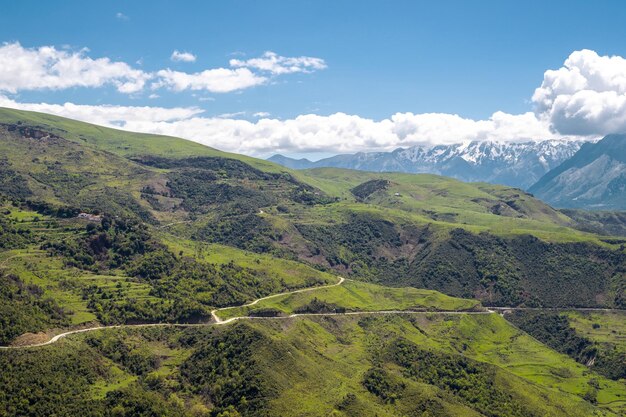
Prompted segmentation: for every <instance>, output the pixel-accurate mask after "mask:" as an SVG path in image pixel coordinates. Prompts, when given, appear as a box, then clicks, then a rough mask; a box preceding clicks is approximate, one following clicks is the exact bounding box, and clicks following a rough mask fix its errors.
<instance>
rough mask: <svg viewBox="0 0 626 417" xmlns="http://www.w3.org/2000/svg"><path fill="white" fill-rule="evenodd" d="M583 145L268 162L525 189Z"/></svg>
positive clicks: (465, 146) (480, 145) (461, 147)
mask: <svg viewBox="0 0 626 417" xmlns="http://www.w3.org/2000/svg"><path fill="white" fill-rule="evenodd" d="M584 143H585V142H583V141H565V140H545V141H540V142H524V143H504V142H490V141H487V142H477V141H472V142H465V143H457V144H453V145H435V146H413V147H410V148H406V149H404V148H399V149H396V150H394V151H392V152H359V153H356V154H346V155H336V156H332V157H329V158H325V159H321V160H319V161H315V162H312V161H310V160H308V159H293V158H288V157H286V156H283V155H274V156H272V157H270V158H269V160H270V161H272V162H275V163H277V164H280V165H283V166H285V167H288V168H291V169H310V168H320V167H334V168H347V169H357V170H363V171H372V172H406V173H429V174H438V175H443V176H447V177H452V178H456V179H459V180H461V181H466V182H489V183H493V184H503V185H510V186H513V187H518V188H522V189H527V188H529V187H531V186H532V185H533V184H535V183H536V182H537V181H538V180H539V179H540V178H541V177H542V176H543V175H545V174H547V173H548V172H549V171H550V170H552V169H554V168H556V167H558V166H559V165H560V164H561V163H562V162H564V161H566V160H567V159H569V158H570V157H572V156H573V155H574V154H575V153H576V152H577V151H578V150H579V149H580V147H581V146H582V145H583V144H584Z"/></svg>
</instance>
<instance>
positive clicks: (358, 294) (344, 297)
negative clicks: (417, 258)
mask: <svg viewBox="0 0 626 417" xmlns="http://www.w3.org/2000/svg"><path fill="white" fill-rule="evenodd" d="M314 299H317V300H320V301H324V302H326V303H330V304H333V305H336V306H338V307H343V308H345V309H346V310H347V311H380V310H420V309H427V310H442V311H454V310H471V309H475V308H478V307H479V306H480V303H479V302H478V301H476V300H465V299H461V298H454V297H449V296H447V295H444V294H441V293H439V292H437V291H431V290H421V289H417V288H389V287H383V286H380V285H375V284H368V283H364V282H358V281H344V282H343V284H341V285H338V286H334V287H327V288H320V289H319V290H314V291H307V292H300V293H293V294H285V295H282V296H278V297H273V298H269V299H267V300H263V301H260V302H259V303H257V304H255V305H253V306H247V307H234V308H229V309H225V310H220V311H219V312H218V316H219V317H220V318H222V319H228V318H231V317H238V316H247V315H249V314H250V313H251V312H254V311H255V310H260V309H266V308H272V309H276V310H278V311H280V312H282V313H283V314H292V313H294V312H295V311H296V310H298V309H299V308H302V307H304V306H306V305H308V304H309V303H311V301H313V300H314Z"/></svg>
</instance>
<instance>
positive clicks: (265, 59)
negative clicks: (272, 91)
mask: <svg viewBox="0 0 626 417" xmlns="http://www.w3.org/2000/svg"><path fill="white" fill-rule="evenodd" d="M229 63H230V66H231V67H234V68H254V69H257V70H260V71H267V72H269V73H271V74H275V75H280V74H291V73H295V72H306V73H308V72H313V71H316V70H322V69H325V68H326V67H327V65H326V62H324V60H323V59H321V58H314V57H310V56H301V57H293V58H290V57H284V56H280V55H278V54H276V53H275V52H271V51H268V52H265V53H264V54H263V55H262V56H261V57H260V58H252V59H248V60H240V59H231V60H230V61H229Z"/></svg>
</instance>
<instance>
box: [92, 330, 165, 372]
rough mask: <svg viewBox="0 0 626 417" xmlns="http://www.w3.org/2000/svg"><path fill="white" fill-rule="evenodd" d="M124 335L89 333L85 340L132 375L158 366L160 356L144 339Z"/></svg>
mask: <svg viewBox="0 0 626 417" xmlns="http://www.w3.org/2000/svg"><path fill="white" fill-rule="evenodd" d="M125 336H127V335H126V334H123V333H122V334H120V333H115V334H113V333H104V334H99V335H93V334H90V335H88V336H87V338H86V339H85V342H86V343H87V344H88V345H89V346H91V347H92V348H94V349H95V350H96V351H97V352H98V353H100V354H102V355H103V356H105V357H107V358H109V359H111V360H112V361H113V362H115V363H117V364H118V365H120V366H121V367H123V368H124V369H126V370H127V371H128V372H130V373H132V374H134V375H139V376H141V375H145V374H147V373H148V372H150V371H153V370H155V369H157V368H158V367H159V364H160V358H159V357H158V356H156V355H154V354H153V353H152V352H151V351H150V349H148V348H147V347H146V341H145V340H136V339H133V338H130V337H125Z"/></svg>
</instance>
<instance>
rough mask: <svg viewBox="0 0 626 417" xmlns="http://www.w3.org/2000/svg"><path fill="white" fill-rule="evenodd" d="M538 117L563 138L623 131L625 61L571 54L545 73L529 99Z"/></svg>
mask: <svg viewBox="0 0 626 417" xmlns="http://www.w3.org/2000/svg"><path fill="white" fill-rule="evenodd" d="M532 101H533V103H534V104H535V109H536V112H537V114H538V116H539V117H541V118H545V119H546V120H548V122H549V123H550V125H551V126H552V128H553V129H554V130H555V131H558V132H560V133H562V134H566V135H596V136H601V135H605V134H608V133H616V132H625V131H626V59H624V58H622V57H620V56H600V55H598V54H597V53H596V52H595V51H591V50H588V49H583V50H580V51H574V52H573V53H572V54H571V55H570V56H569V57H568V58H567V59H566V60H565V62H564V64H563V66H562V67H561V68H559V69H557V70H548V71H546V72H545V73H544V76H543V82H542V83H541V86H540V87H539V88H537V89H536V90H535V93H534V94H533V96H532Z"/></svg>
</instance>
